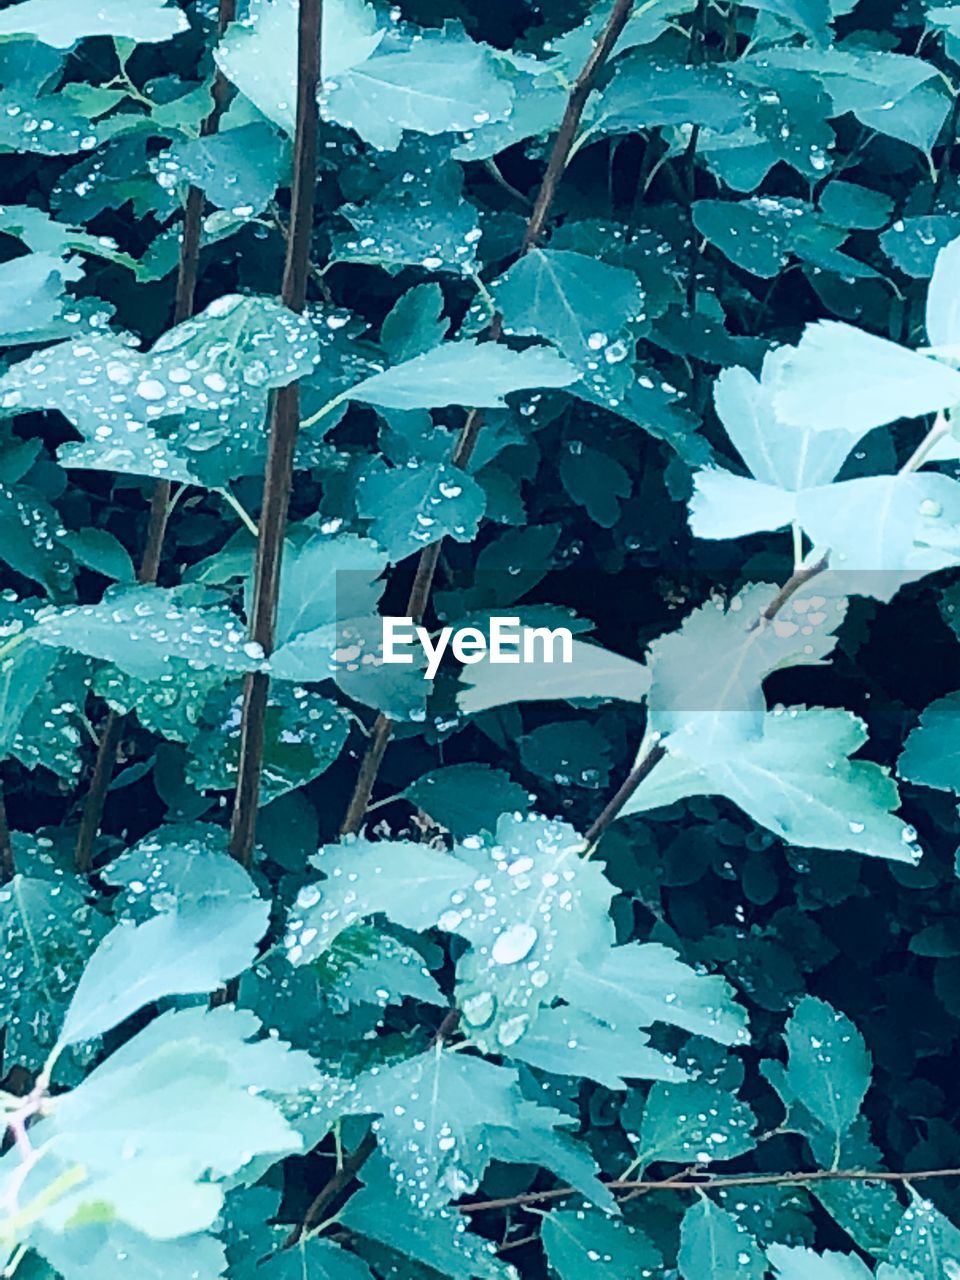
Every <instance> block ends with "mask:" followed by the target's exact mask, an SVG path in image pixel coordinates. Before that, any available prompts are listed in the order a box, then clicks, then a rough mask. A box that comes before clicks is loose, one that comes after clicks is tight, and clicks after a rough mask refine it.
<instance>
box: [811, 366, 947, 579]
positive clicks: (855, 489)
mask: <svg viewBox="0 0 960 1280" xmlns="http://www.w3.org/2000/svg"><path fill="white" fill-rule="evenodd" d="M918 358H919V357H918ZM951 372H952V370H951ZM797 520H798V522H799V523H800V525H801V526H802V527H803V530H804V532H805V533H806V534H807V535H808V537H809V538H810V539H811V541H812V542H813V543H814V544H815V545H816V546H818V547H825V548H829V549H830V566H831V569H834V570H836V571H838V572H840V573H841V574H842V575H843V580H844V581H845V582H846V583H847V584H848V588H847V589H848V590H849V591H850V592H851V593H856V594H858V595H868V596H875V597H877V598H878V599H880V600H890V599H891V598H892V597H893V596H894V595H895V594H896V592H897V591H898V590H899V589H900V587H901V586H903V585H904V584H905V583H907V582H915V581H916V580H917V579H919V578H922V577H924V575H925V574H928V573H936V572H937V571H938V570H940V569H948V568H952V567H954V566H955V565H957V564H958V563H960V481H957V480H953V479H951V478H950V477H949V476H945V475H939V474H937V473H936V472H932V471H923V472H914V473H910V474H906V475H895V476H864V477H863V478H862V479H860V480H845V481H843V482H841V483H839V484H832V485H823V486H821V487H820V488H817V489H807V490H806V491H805V492H803V493H801V494H799V495H798V497H797ZM847 571H849V572H847Z"/></svg>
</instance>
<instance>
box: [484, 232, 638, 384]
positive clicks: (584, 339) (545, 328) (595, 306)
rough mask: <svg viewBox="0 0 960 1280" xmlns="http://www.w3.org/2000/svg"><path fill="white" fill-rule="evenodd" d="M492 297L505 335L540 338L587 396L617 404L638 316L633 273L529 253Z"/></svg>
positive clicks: (567, 254) (582, 258)
mask: <svg viewBox="0 0 960 1280" xmlns="http://www.w3.org/2000/svg"><path fill="white" fill-rule="evenodd" d="M491 292H492V293H493V297H494V299H495V301H496V303H497V308H498V310H499V311H500V314H501V315H502V316H503V320H504V326H505V328H504V332H505V333H507V334H521V335H524V336H528V337H529V336H539V337H543V338H547V339H548V340H549V341H550V342H552V343H554V345H555V346H556V347H557V349H558V351H559V352H560V353H561V355H563V356H565V357H566V359H567V360H569V361H570V363H571V364H572V365H574V366H575V367H576V368H577V369H578V370H579V371H580V374H581V377H582V379H583V382H584V386H585V387H588V388H589V389H590V391H591V393H593V394H595V395H597V396H598V397H599V398H600V399H601V400H604V401H606V402H607V403H611V404H613V405H616V404H618V403H619V399H620V397H621V396H622V395H623V394H624V392H625V390H626V386H627V384H628V383H629V382H630V381H631V378H632V369H631V363H632V362H631V359H630V357H631V356H632V354H633V348H634V345H635V343H634V341H633V340H632V339H631V336H630V326H631V325H634V324H636V322H638V321H639V320H640V319H642V316H643V303H644V296H643V291H642V289H641V287H640V282H639V280H638V279H637V277H636V276H635V275H634V273H633V272H632V271H628V270H625V269H624V268H623V267H615V266H611V265H609V264H608V263H606V262H603V261H600V260H599V259H597V258H593V257H589V256H588V255H586V254H583V253H572V252H571V251H570V250H567V249H532V250H531V251H530V252H529V253H526V254H524V256H523V257H522V258H520V259H519V260H518V261H517V262H515V263H514V265H513V266H512V267H510V269H509V270H508V271H507V272H505V274H504V275H502V276H501V277H500V279H499V280H498V281H496V283H495V284H494V286H493V288H492V290H491Z"/></svg>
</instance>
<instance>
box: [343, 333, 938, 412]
mask: <svg viewBox="0 0 960 1280" xmlns="http://www.w3.org/2000/svg"><path fill="white" fill-rule="evenodd" d="M579 376H580V375H579V373H578V372H577V370H576V369H575V368H574V367H573V365H571V364H570V363H569V362H568V361H566V360H564V359H563V358H562V357H561V356H559V355H558V354H557V352H556V351H553V350H552V349H551V348H549V347H529V348H528V349H527V350H526V351H513V350H511V349H510V348H509V347H507V346H504V344H503V343H498V342H475V341H473V340H472V339H464V340H462V341H460V342H445V343H443V344H442V345H441V346H439V347H434V348H433V349H432V350H430V351H426V352H424V353H423V354H422V355H419V356H415V357H414V358H413V359H412V360H406V361H404V363H403V364H398V365H394V366H393V368H392V369H387V370H386V371H385V372H384V373H376V374H374V375H373V377H372V378H367V379H366V381H364V382H361V383H360V384H359V386H356V387H353V388H352V389H351V391H350V392H349V399H351V400H360V401H363V402H364V403H366V404H375V405H378V406H379V407H381V408H384V409H439V408H443V407H444V406H445V405H469V406H471V407H473V408H480V409H497V408H503V407H504V406H505V404H506V401H505V400H504V396H507V395H510V394H511V393H512V392H514V391H528V390H533V389H539V388H545V387H566V386H569V385H570V383H571V382H575V381H576V380H577V378H578V377H579ZM957 379H958V380H960V374H957Z"/></svg>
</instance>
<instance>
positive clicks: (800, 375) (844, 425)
mask: <svg viewBox="0 0 960 1280" xmlns="http://www.w3.org/2000/svg"><path fill="white" fill-rule="evenodd" d="M775 377H776V380H775V383H774V387H773V404H774V408H775V409H776V412H777V416H778V417H779V418H780V420H781V421H782V422H784V423H786V424H787V425H790V426H795V427H807V428H810V429H812V430H815V431H837V430H844V431H848V432H849V433H850V435H851V436H853V437H855V439H859V438H860V437H861V436H862V435H864V434H865V433H866V432H867V431H869V430H871V428H873V427H881V426H883V425H884V424H885V423H887V422H896V421H897V419H898V418H917V417H920V416H921V415H923V414H926V413H934V412H936V410H938V409H944V408H949V407H950V406H951V405H954V404H957V403H960V372H958V371H957V370H956V369H950V368H948V367H947V366H946V365H944V364H940V363H939V362H938V361H936V360H931V359H929V358H928V357H927V356H923V355H919V354H918V353H917V352H915V351H909V350H908V349H907V348H906V347H901V346H898V345H897V343H895V342H890V341H888V340H887V339H886V338H877V337H875V336H874V335H873V334H871V333H865V332H864V331H863V330H862V329H855V328H854V327H853V326H852V325H849V324H841V323H840V322H838V321H836V320H820V321H819V322H818V323H817V324H813V325H808V326H807V328H806V330H805V331H804V334H803V337H802V339H801V340H800V345H799V346H798V347H795V348H793V349H792V350H790V351H788V352H786V353H785V354H784V355H782V357H781V358H780V359H779V360H778V362H777V368H776V375H775ZM854 442H855V440H854V441H851V444H853V443H854Z"/></svg>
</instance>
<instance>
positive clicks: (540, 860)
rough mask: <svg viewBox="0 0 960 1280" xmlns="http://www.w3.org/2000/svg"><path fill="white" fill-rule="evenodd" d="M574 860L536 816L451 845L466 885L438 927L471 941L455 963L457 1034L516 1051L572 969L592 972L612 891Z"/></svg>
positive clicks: (571, 850)
mask: <svg viewBox="0 0 960 1280" xmlns="http://www.w3.org/2000/svg"><path fill="white" fill-rule="evenodd" d="M582 853H583V840H582V837H580V836H578V834H577V832H576V831H575V830H574V829H573V828H572V827H570V826H568V825H567V824H566V823H563V822H550V821H548V820H547V819H545V818H541V817H539V816H537V815H535V814H531V815H530V816H529V817H528V818H526V819H524V818H523V817H522V816H515V815H512V814H504V815H503V816H502V817H501V819H500V821H499V823H498V824H497V832H496V837H495V838H492V837H485V838H483V839H481V838H480V837H468V838H467V839H465V840H464V841H462V842H461V843H460V844H459V845H458V846H457V856H458V858H460V859H461V860H462V861H463V862H465V863H467V864H468V865H470V866H472V867H473V868H474V877H473V881H472V884H471V885H470V887H469V891H468V892H467V893H466V894H464V893H462V892H457V893H454V894H452V895H451V897H450V901H449V905H448V908H447V910H445V911H443V913H442V914H441V915H440V917H439V920H438V923H439V925H440V928H441V929H445V930H448V931H450V932H452V933H459V934H461V935H462V936H463V937H465V938H467V939H468V940H469V942H470V950H469V951H467V952H466V954H465V955H464V956H462V957H461V959H460V960H459V962H458V964H457V1003H458V1004H459V1005H460V1008H461V1010H462V1012H463V1019H464V1029H465V1030H468V1031H469V1034H470V1036H471V1038H472V1039H473V1040H474V1041H475V1042H476V1043H477V1044H479V1045H480V1046H481V1048H483V1049H485V1050H487V1051H488V1052H492V1053H500V1052H502V1051H503V1050H504V1049H505V1048H506V1049H509V1048H510V1047H511V1046H513V1045H515V1044H516V1043H517V1042H518V1041H519V1040H520V1039H521V1037H522V1036H524V1035H525V1034H526V1032H527V1029H528V1028H529V1027H531V1026H533V1025H534V1024H535V1021H536V1018H537V1016H538V1013H539V1012H540V1010H541V1008H542V1007H543V1006H544V1005H549V1004H550V1003H551V1002H552V1000H553V998H554V997H555V995H556V994H557V992H558V991H559V990H560V989H561V987H562V983H563V978H564V975H565V973H566V972H567V970H568V969H569V968H570V966H572V965H573V964H574V963H575V962H576V961H577V960H581V961H582V962H584V963H586V964H589V963H591V961H592V960H593V959H594V958H596V957H597V956H599V955H600V954H602V952H603V951H604V950H605V948H606V947H607V946H608V945H609V944H610V942H612V940H613V927H612V924H611V922H610V920H609V918H608V915H607V911H608V908H609V904H610V899H611V898H612V896H613V893H614V888H613V885H611V884H610V883H609V881H608V880H606V878H605V877H604V875H603V872H602V871H601V869H600V867H599V866H598V865H597V864H596V863H593V862H588V861H586V860H584V859H583V857H582V856H581V855H582Z"/></svg>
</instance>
